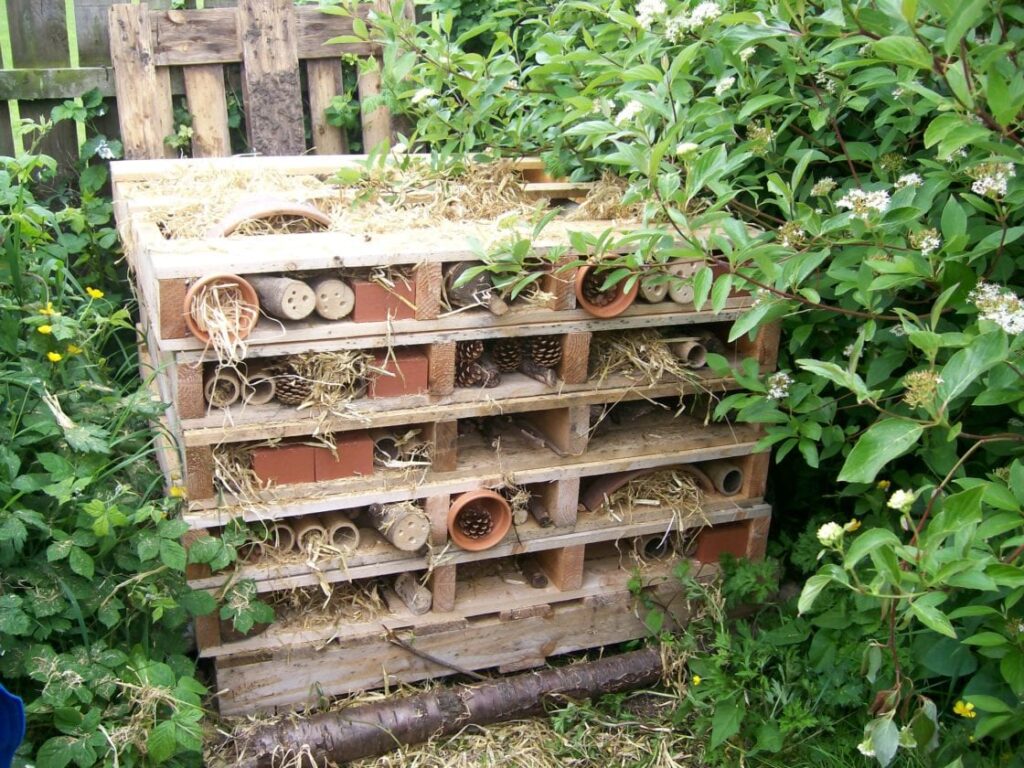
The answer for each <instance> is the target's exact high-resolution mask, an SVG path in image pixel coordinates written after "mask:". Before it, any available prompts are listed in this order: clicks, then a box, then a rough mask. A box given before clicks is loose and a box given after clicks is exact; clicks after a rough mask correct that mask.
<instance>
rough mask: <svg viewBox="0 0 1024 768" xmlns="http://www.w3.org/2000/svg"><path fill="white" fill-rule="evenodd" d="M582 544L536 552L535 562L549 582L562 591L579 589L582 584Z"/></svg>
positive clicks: (583, 549) (583, 546)
mask: <svg viewBox="0 0 1024 768" xmlns="http://www.w3.org/2000/svg"><path fill="white" fill-rule="evenodd" d="M585 549H586V545H584V544H575V545H573V546H571V547H562V548H561V549H548V550H544V551H542V552H538V553H537V562H538V563H539V564H540V567H541V568H543V569H544V573H546V574H547V576H548V578H549V579H550V580H551V583H552V584H553V585H554V586H555V587H556V588H557V589H559V590H561V591H562V592H570V591H572V590H575V589H579V588H580V587H581V586H582V585H583V555H584V551H585Z"/></svg>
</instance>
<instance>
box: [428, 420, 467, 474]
mask: <svg viewBox="0 0 1024 768" xmlns="http://www.w3.org/2000/svg"><path fill="white" fill-rule="evenodd" d="M427 439H428V440H430V442H431V444H432V446H433V449H434V454H433V459H432V461H431V464H430V469H431V470H432V471H434V472H451V471H452V470H454V469H455V467H456V465H457V463H458V460H459V422H458V421H454V420H453V421H436V422H434V423H433V424H429V425H428V426H427Z"/></svg>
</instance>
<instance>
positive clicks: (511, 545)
mask: <svg viewBox="0 0 1024 768" xmlns="http://www.w3.org/2000/svg"><path fill="white" fill-rule="evenodd" d="M769 514H770V509H769V507H767V506H765V505H764V504H763V503H761V501H760V499H727V498H722V497H714V496H712V497H709V498H708V500H707V501H706V502H705V504H704V506H703V509H702V514H701V515H694V516H690V517H689V518H686V519H683V520H680V519H679V518H678V515H675V514H674V513H673V512H672V510H663V509H649V508H647V509H638V510H636V511H635V512H634V514H633V515H632V516H631V519H630V520H628V521H618V520H615V519H614V518H613V517H611V516H610V515H607V514H598V513H584V514H583V515H581V516H580V519H579V520H578V521H577V522H576V525H575V527H574V528H573V529H572V530H568V529H563V528H541V527H540V526H539V525H537V523H536V522H535V521H533V520H532V519H531V520H528V521H527V522H526V523H524V524H523V525H520V526H516V527H515V528H513V530H512V531H511V532H510V533H509V534H508V536H506V539H505V541H503V542H501V543H500V544H498V545H497V546H495V547H492V548H491V549H487V550H484V551H482V552H468V551H466V550H462V549H458V548H451V549H449V550H447V551H446V552H445V553H444V557H443V559H444V562H445V564H451V565H460V564H463V563H473V562H480V561H484V560H493V559H496V558H502V557H509V556H512V555H521V554H525V553H528V552H541V551H544V550H549V549H559V548H561V547H570V546H575V545H579V544H592V543H595V542H600V541H617V540H619V539H623V538H633V537H636V536H646V535H648V534H654V533H665V532H666V531H669V530H685V529H688V528H701V527H703V526H704V525H706V524H707V525H717V524H719V523H731V522H734V521H737V520H751V519H755V518H759V517H767V516H768V515H769ZM367 544H368V546H360V548H359V549H358V550H357V551H356V552H354V553H352V554H350V555H348V556H346V557H345V558H344V560H342V559H341V558H331V559H325V560H322V561H319V562H317V563H316V565H315V567H314V566H311V565H309V564H308V563H295V564H291V565H272V564H263V563H253V564H251V565H242V566H240V567H238V568H237V569H235V570H234V571H231V572H228V573H218V574H214V575H213V576H209V577H206V578H201V579H190V580H189V585H190V586H191V587H192V588H193V589H211V590H216V589H219V588H221V587H223V586H224V585H225V584H227V583H229V582H234V581H237V580H238V579H252V580H253V581H254V582H255V583H256V588H257V590H258V591H260V592H273V591H276V590H282V589H297V588H300V587H311V586H316V585H318V584H323V583H328V584H334V583H339V582H348V581H356V580H358V579H368V578H374V577H378V576H388V575H395V574H399V573H403V572H405V571H422V570H426V569H427V568H428V566H429V562H428V556H426V555H419V554H416V555H412V556H410V554H409V553H408V552H402V551H400V550H398V549H396V548H394V547H392V546H390V545H389V544H388V543H387V542H385V541H384V540H383V539H382V538H380V537H379V536H374V537H373V538H372V539H371V541H370V542H367Z"/></svg>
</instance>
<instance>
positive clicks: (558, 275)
mask: <svg viewBox="0 0 1024 768" xmlns="http://www.w3.org/2000/svg"><path fill="white" fill-rule="evenodd" d="M575 260H576V257H575V256H572V255H570V254H566V255H564V256H562V257H561V258H560V259H559V260H558V261H557V262H555V263H554V264H552V265H551V271H550V272H548V273H547V274H546V275H544V277H542V278H541V284H540V285H541V290H542V291H544V292H545V293H550V294H551V295H552V296H553V297H554V298H553V299H552V300H551V302H550V303H549V304H548V305H547V308H548V309H554V310H565V309H575V308H576V286H575V280H576V270H574V269H565V265H566V264H568V263H569V262H572V261H575Z"/></svg>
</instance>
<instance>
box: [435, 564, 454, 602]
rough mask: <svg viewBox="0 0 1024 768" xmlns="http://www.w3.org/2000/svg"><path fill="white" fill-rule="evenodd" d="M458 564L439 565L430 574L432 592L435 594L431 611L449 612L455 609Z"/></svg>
mask: <svg viewBox="0 0 1024 768" xmlns="http://www.w3.org/2000/svg"><path fill="white" fill-rule="evenodd" d="M457 583H458V580H457V579H456V566H454V565H437V566H434V571H433V573H432V574H431V575H430V594H431V595H432V596H433V598H434V600H433V604H432V606H431V609H430V610H431V611H433V612H434V613H449V612H451V611H453V610H454V609H455V594H456V584H457Z"/></svg>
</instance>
